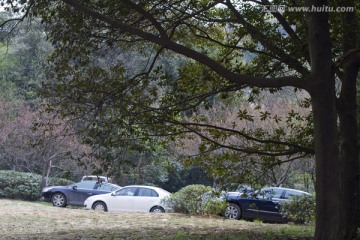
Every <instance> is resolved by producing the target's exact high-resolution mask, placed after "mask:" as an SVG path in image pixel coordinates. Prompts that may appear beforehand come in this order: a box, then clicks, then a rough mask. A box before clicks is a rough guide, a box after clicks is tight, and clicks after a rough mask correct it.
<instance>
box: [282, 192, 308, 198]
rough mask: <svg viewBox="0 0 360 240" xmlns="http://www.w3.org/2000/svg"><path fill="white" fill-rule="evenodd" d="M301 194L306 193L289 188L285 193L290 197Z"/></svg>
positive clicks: (286, 196)
mask: <svg viewBox="0 0 360 240" xmlns="http://www.w3.org/2000/svg"><path fill="white" fill-rule="evenodd" d="M299 195H304V193H302V192H298V191H293V190H287V191H286V193H285V198H286V199H288V198H290V197H292V196H299Z"/></svg>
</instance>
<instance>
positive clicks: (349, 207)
mask: <svg viewBox="0 0 360 240" xmlns="http://www.w3.org/2000/svg"><path fill="white" fill-rule="evenodd" d="M341 4H342V5H343V6H353V7H355V5H354V1H349V0H343V1H342V2H341ZM342 26H343V29H345V31H344V35H343V52H344V54H345V58H344V59H343V60H342V61H343V62H342V63H341V67H342V68H343V70H344V74H343V77H342V86H341V92H340V98H339V104H338V114H339V134H340V135H339V138H340V161H341V164H342V167H341V192H342V194H341V202H342V203H345V204H342V207H343V209H342V219H341V224H342V225H343V226H342V229H343V239H349V240H350V239H355V238H356V235H357V229H358V228H359V227H360V178H359V173H360V163H359V149H358V139H357V138H358V131H357V115H356V112H357V106H356V105H357V99H356V97H357V96H356V94H357V92H356V80H357V77H358V71H359V67H360V59H359V56H358V53H357V52H355V53H350V54H349V52H351V51H353V50H354V49H355V48H357V47H359V46H358V39H357V31H358V27H359V26H358V19H356V15H355V12H349V13H344V14H343V25H342Z"/></svg>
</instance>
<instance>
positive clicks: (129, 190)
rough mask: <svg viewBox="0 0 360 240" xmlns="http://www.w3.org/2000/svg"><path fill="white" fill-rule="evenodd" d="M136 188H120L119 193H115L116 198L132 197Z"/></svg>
mask: <svg viewBox="0 0 360 240" xmlns="http://www.w3.org/2000/svg"><path fill="white" fill-rule="evenodd" d="M136 190H137V188H136V187H128V188H122V189H120V190H119V191H116V193H115V195H116V196H134V195H135V193H136Z"/></svg>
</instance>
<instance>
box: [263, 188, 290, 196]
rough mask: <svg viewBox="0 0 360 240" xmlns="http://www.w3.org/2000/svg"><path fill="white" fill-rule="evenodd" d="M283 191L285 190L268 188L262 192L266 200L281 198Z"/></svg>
mask: <svg viewBox="0 0 360 240" xmlns="http://www.w3.org/2000/svg"><path fill="white" fill-rule="evenodd" d="M283 191H284V190H283V189H277V188H267V189H264V190H262V191H261V192H262V195H263V196H264V198H281V195H282V193H283Z"/></svg>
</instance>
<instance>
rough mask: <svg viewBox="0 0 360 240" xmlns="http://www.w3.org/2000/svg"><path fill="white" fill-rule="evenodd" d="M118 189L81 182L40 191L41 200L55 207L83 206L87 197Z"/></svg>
mask: <svg viewBox="0 0 360 240" xmlns="http://www.w3.org/2000/svg"><path fill="white" fill-rule="evenodd" d="M119 189H121V187H120V186H118V185H116V184H111V183H99V182H97V181H81V182H78V183H74V184H71V185H68V186H53V187H45V188H44V189H43V190H42V191H41V200H42V201H46V202H51V203H52V204H53V205H54V206H55V207H66V206H67V205H79V206H83V205H84V201H85V199H87V198H88V197H89V196H93V195H99V194H106V193H110V192H113V191H116V190H119Z"/></svg>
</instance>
